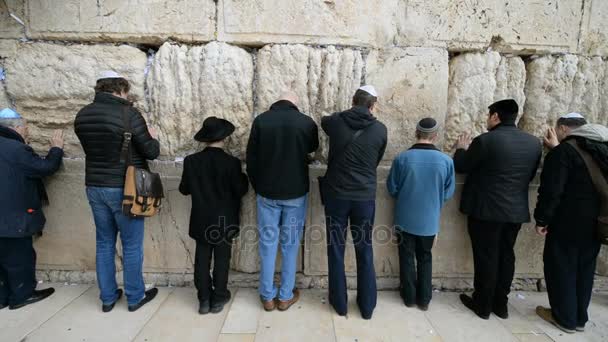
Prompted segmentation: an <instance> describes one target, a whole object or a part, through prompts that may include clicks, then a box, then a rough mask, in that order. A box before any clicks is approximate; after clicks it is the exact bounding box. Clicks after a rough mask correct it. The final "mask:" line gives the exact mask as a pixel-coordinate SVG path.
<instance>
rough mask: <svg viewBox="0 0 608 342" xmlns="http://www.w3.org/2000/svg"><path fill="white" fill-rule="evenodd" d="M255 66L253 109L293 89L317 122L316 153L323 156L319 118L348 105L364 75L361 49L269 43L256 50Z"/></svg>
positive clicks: (264, 106) (262, 108) (258, 110)
mask: <svg viewBox="0 0 608 342" xmlns="http://www.w3.org/2000/svg"><path fill="white" fill-rule="evenodd" d="M256 66H257V72H256V74H257V75H256V76H257V77H256V87H255V89H256V108H255V111H256V113H262V112H264V111H266V110H268V108H269V107H270V105H271V104H272V103H274V102H275V101H277V100H278V98H279V97H280V95H281V92H282V91H284V90H287V89H291V90H293V91H295V92H296V93H297V94H298V96H299V98H300V102H299V103H298V107H299V109H300V111H302V112H303V113H306V114H307V115H310V116H311V117H312V118H313V119H314V120H315V121H316V122H317V124H318V125H319V130H320V132H319V136H320V139H321V147H320V149H319V151H318V153H317V157H318V158H319V159H326V157H327V137H326V136H325V134H322V133H321V126H320V123H321V118H322V117H323V116H325V115H329V114H332V113H334V112H338V111H342V110H346V109H348V108H350V106H351V103H352V96H353V95H354V93H355V91H356V90H357V88H359V86H360V85H361V79H362V76H363V69H364V64H363V58H362V56H361V52H360V51H358V50H353V49H339V48H336V47H334V46H328V47H327V48H313V47H309V46H304V45H272V46H265V47H264V48H262V49H261V50H260V51H259V52H258V55H257V64H256Z"/></svg>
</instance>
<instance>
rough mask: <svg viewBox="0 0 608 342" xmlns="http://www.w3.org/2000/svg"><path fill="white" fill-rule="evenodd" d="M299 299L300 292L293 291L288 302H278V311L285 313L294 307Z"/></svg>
mask: <svg viewBox="0 0 608 342" xmlns="http://www.w3.org/2000/svg"><path fill="white" fill-rule="evenodd" d="M299 299H300V291H299V290H298V289H294V290H293V297H292V298H291V299H290V300H285V301H283V300H279V304H278V305H277V307H278V309H279V311H285V310H287V309H289V308H290V307H291V306H292V305H294V304H295V303H296V302H297V301H298V300H299Z"/></svg>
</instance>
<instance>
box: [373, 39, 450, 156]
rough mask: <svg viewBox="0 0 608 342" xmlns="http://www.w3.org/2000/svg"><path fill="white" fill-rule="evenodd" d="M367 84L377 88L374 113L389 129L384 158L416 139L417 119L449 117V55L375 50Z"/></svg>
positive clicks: (430, 51) (425, 50) (436, 51)
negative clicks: (447, 111)
mask: <svg viewBox="0 0 608 342" xmlns="http://www.w3.org/2000/svg"><path fill="white" fill-rule="evenodd" d="M365 79H366V83H368V84H372V85H374V86H375V87H376V90H377V91H378V96H379V99H378V104H377V109H376V112H375V113H374V114H375V115H376V116H377V117H378V119H379V120H380V121H382V122H383V123H384V124H385V125H386V126H387V128H388V146H387V148H386V153H385V155H384V160H385V161H389V162H390V161H391V160H392V159H393V158H394V157H395V155H397V154H398V153H399V152H401V151H403V150H404V149H407V148H409V147H410V145H411V144H412V143H413V142H414V141H415V130H416V124H417V123H418V121H419V120H420V119H422V118H424V117H433V118H435V119H436V120H437V121H438V122H440V123H443V122H444V121H445V119H446V117H445V114H446V104H447V96H448V94H447V88H448V54H447V51H445V50H442V49H433V48H430V49H429V48H407V49H401V48H394V49H389V50H374V51H372V52H371V53H370V54H369V56H368V57H367V66H366V76H365ZM439 145H441V142H439Z"/></svg>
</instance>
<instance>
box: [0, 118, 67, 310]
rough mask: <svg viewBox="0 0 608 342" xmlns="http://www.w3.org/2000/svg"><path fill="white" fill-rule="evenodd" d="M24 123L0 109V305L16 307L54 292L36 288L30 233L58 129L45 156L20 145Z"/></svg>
mask: <svg viewBox="0 0 608 342" xmlns="http://www.w3.org/2000/svg"><path fill="white" fill-rule="evenodd" d="M26 139H27V126H26V125H25V122H24V121H23V120H22V119H21V117H20V116H19V114H17V113H16V112H14V111H13V110H11V109H4V110H2V111H1V112H0V189H2V191H0V309H3V308H5V307H7V306H8V307H9V308H10V309H11V310H14V309H19V308H21V307H24V306H26V305H29V304H33V303H36V302H38V301H41V300H43V299H45V298H47V297H48V296H50V295H52V294H53V293H54V292H55V290H54V289H53V288H47V289H44V290H36V274H35V266H36V251H35V250H34V246H33V245H32V236H33V235H36V234H38V233H40V232H41V231H42V229H43V227H44V223H45V221H46V219H45V217H44V213H43V212H42V205H43V204H44V203H45V202H48V198H47V196H46V192H45V189H44V185H43V184H42V178H43V177H46V176H50V175H52V174H53V173H55V172H56V171H57V170H58V169H59V166H60V165H61V158H62V157H63V133H62V132H61V131H56V132H55V133H54V135H53V138H52V139H51V149H50V150H49V153H48V155H47V156H46V158H42V157H40V156H38V155H37V154H36V153H35V152H34V150H33V149H32V148H31V147H29V146H28V145H27V143H26Z"/></svg>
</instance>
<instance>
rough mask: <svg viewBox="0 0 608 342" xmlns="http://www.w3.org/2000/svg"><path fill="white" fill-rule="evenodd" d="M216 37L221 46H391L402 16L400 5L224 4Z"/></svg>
mask: <svg viewBox="0 0 608 342" xmlns="http://www.w3.org/2000/svg"><path fill="white" fill-rule="evenodd" d="M218 6H219V10H218V14H219V19H218V24H219V25H218V27H219V30H218V35H219V39H221V40H223V41H230V42H237V43H247V44H258V45H263V44H265V43H305V44H340V45H361V46H385V45H392V44H393V41H394V39H395V37H396V36H397V35H398V34H399V31H400V30H401V27H402V25H403V19H404V18H405V14H406V4H405V2H403V1H399V0H384V1H375V0H346V1H333V0H305V1H274V0H250V1H239V0H222V1H220V2H219V4H218Z"/></svg>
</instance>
